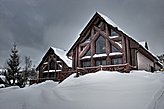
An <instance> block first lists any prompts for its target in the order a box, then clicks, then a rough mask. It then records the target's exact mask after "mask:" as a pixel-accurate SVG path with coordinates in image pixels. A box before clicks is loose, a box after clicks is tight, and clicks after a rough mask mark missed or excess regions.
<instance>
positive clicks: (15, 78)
mask: <svg viewBox="0 0 164 109" xmlns="http://www.w3.org/2000/svg"><path fill="white" fill-rule="evenodd" d="M19 64H20V57H19V55H18V50H17V46H16V44H15V43H14V45H13V48H12V49H11V54H10V58H9V59H8V61H7V72H6V73H5V76H6V79H7V81H8V82H9V85H16V83H19V82H20V78H21V74H20V72H19V70H20V67H19Z"/></svg>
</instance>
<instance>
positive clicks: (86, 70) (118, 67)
mask: <svg viewBox="0 0 164 109" xmlns="http://www.w3.org/2000/svg"><path fill="white" fill-rule="evenodd" d="M132 69H134V67H133V66H131V65H129V64H128V63H127V64H118V65H105V66H102V65H100V66H95V67H85V68H77V77H78V76H79V75H85V74H88V73H94V72H97V71H100V70H103V71H119V72H126V73H129V72H130V70H132Z"/></svg>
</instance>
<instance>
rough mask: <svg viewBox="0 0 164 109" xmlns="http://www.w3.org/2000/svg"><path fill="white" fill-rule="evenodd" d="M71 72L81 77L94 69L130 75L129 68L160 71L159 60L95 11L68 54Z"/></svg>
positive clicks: (145, 44) (145, 46)
mask: <svg viewBox="0 0 164 109" xmlns="http://www.w3.org/2000/svg"><path fill="white" fill-rule="evenodd" d="M67 56H68V57H69V58H70V59H72V69H73V70H77V71H78V72H79V73H81V74H86V73H89V72H95V71H97V70H101V69H102V70H117V71H123V72H129V70H131V69H141V70H147V71H152V72H153V71H154V70H159V69H160V68H161V67H162V66H161V64H160V63H159V60H158V58H157V57H156V56H155V55H153V54H152V53H151V52H150V51H149V50H148V44H147V42H142V43H139V42H137V41H136V40H134V39H133V38H132V37H131V36H129V35H128V34H127V33H125V32H124V31H123V30H122V29H120V28H119V27H118V26H117V25H116V24H115V23H114V22H113V21H112V20H110V19H109V18H108V17H106V16H105V15H103V14H101V13H99V12H96V13H95V15H94V16H93V17H92V18H91V20H90V21H89V23H88V24H87V25H86V27H85V28H84V29H83V31H82V32H81V33H80V37H79V38H78V39H77V41H76V42H75V43H74V45H73V46H72V47H71V49H70V50H69V51H68V53H67Z"/></svg>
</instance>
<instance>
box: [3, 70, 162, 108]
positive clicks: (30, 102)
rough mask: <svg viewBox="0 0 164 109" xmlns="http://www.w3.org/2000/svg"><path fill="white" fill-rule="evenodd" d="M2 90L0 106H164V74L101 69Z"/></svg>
mask: <svg viewBox="0 0 164 109" xmlns="http://www.w3.org/2000/svg"><path fill="white" fill-rule="evenodd" d="M74 76H75V74H73V75H71V76H70V77H68V78H67V79H66V80H65V81H63V82H62V83H60V84H57V83H55V82H53V81H46V82H44V83H40V84H36V85H32V86H29V87H26V88H22V89H21V88H18V87H12V88H6V89H0V109H164V73H162V72H156V73H149V72H146V71H131V73H118V72H109V71H99V72H96V73H91V74H87V75H84V76H81V77H78V78H74Z"/></svg>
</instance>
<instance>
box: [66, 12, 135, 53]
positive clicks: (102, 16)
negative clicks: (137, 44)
mask: <svg viewBox="0 0 164 109" xmlns="http://www.w3.org/2000/svg"><path fill="white" fill-rule="evenodd" d="M97 16H98V17H100V18H101V19H103V20H104V21H105V22H106V23H107V24H108V25H111V26H112V27H114V28H116V29H117V30H118V31H119V32H122V33H123V34H125V35H126V36H128V37H129V38H131V37H130V35H128V34H127V33H126V32H125V31H123V30H122V29H121V28H120V27H119V26H118V25H117V24H116V23H114V22H113V21H112V20H111V19H110V18H109V17H107V16H105V15H103V14H102V13H100V12H96V13H95V14H94V16H93V17H92V18H91V20H90V21H89V22H88V24H87V25H86V27H85V28H84V29H83V31H82V32H81V33H80V35H81V34H83V33H84V32H85V31H86V30H87V29H88V28H89V26H90V25H91V24H92V23H93V21H94V20H95V18H96V17H97ZM131 39H132V38H131ZM133 40H134V39H133ZM79 41H80V37H79V38H78V39H77V41H76V42H75V43H74V44H73V46H72V47H71V48H70V50H69V51H68V53H67V56H68V54H69V53H70V52H71V50H72V49H74V48H75V47H76V45H77V44H78V42H79Z"/></svg>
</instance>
